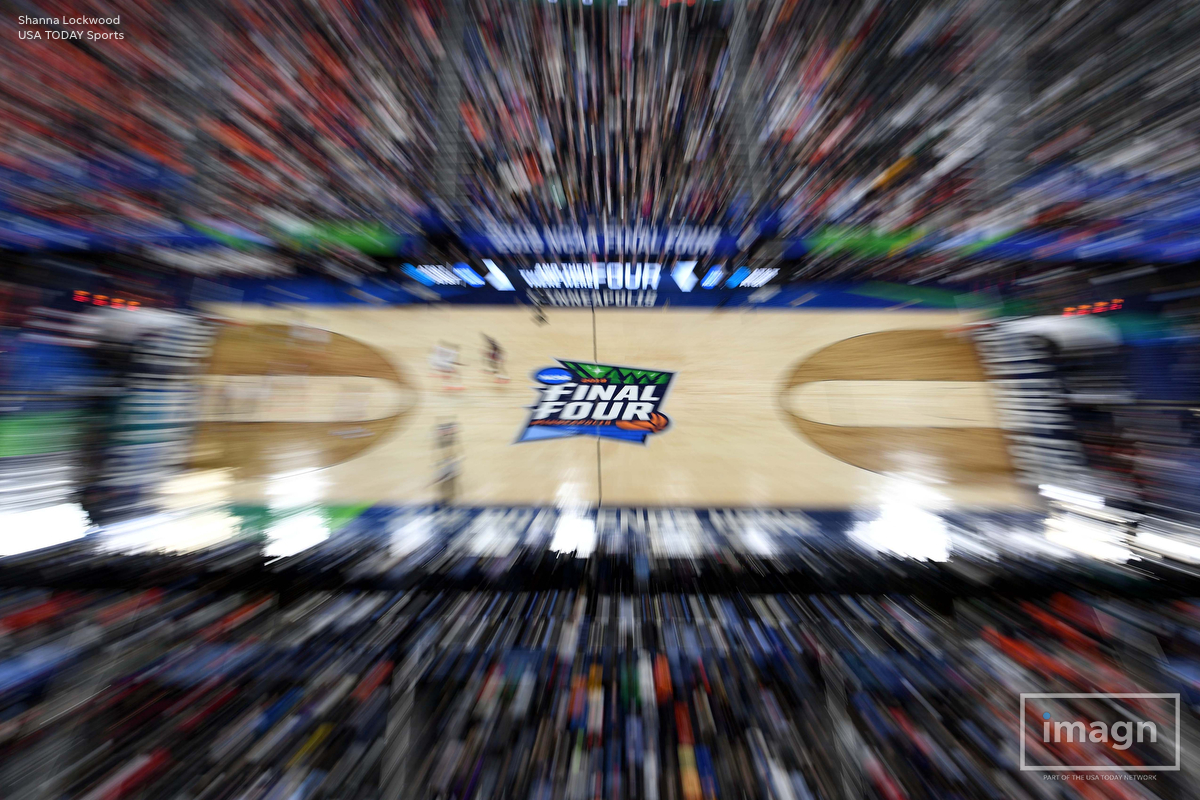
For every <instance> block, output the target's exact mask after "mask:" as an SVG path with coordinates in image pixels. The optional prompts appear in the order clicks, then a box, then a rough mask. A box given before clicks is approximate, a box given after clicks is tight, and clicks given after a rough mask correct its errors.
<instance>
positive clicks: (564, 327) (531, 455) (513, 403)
mask: <svg viewBox="0 0 1200 800" xmlns="http://www.w3.org/2000/svg"><path fill="white" fill-rule="evenodd" d="M212 310H213V311H214V312H216V313H219V314H221V315H223V316H225V317H227V318H229V319H231V320H234V321H236V323H237V324H235V325H233V326H230V327H228V328H227V329H226V330H225V331H224V332H223V333H222V334H221V337H220V339H219V340H218V342H217V344H216V346H215V348H214V352H213V356H212V358H211V360H210V363H209V367H208V375H207V377H206V379H205V390H204V393H203V394H204V396H203V399H202V412H201V414H202V420H203V421H202V424H201V426H200V428H199V431H198V433H197V437H196V441H195V445H194V453H193V465H194V466H196V467H198V468H204V469H219V470H225V471H226V472H227V473H228V474H229V475H230V477H231V478H232V480H231V481H230V485H231V487H232V489H231V491H232V492H233V495H234V497H233V499H234V500H235V501H236V502H240V503H248V504H254V503H267V502H270V501H271V499H272V497H274V496H275V495H276V493H277V491H278V490H279V487H280V486H282V485H284V484H286V485H288V486H292V487H294V486H295V485H297V484H296V476H297V475H299V474H303V475H305V479H304V481H303V485H304V486H305V487H306V488H305V491H306V492H307V495H306V498H305V499H306V501H307V502H312V503H341V504H347V503H371V504H381V505H392V506H396V505H407V504H424V503H431V502H435V501H436V500H437V492H436V487H435V474H436V464H437V459H438V443H437V435H436V432H437V430H438V426H439V425H444V424H446V423H454V424H455V425H456V426H457V429H458V449H459V451H460V453H459V455H460V459H461V466H460V473H459V475H460V477H459V480H458V487H457V494H456V498H455V502H457V503H461V504H463V505H467V506H487V505H543V504H547V505H553V504H557V505H588V506H591V505H604V506H618V507H619V506H688V507H714V506H763V507H788V508H813V509H820V508H831V509H832V508H850V507H858V506H871V505H877V504H878V503H879V502H881V500H880V498H884V497H888V496H895V495H896V493H897V492H898V491H899V492H903V491H905V490H906V487H915V486H920V487H921V491H922V496H924V497H926V498H932V500H929V501H928V502H929V504H932V505H935V506H938V507H942V508H947V509H952V508H978V509H1006V508H1024V507H1028V506H1029V501H1030V498H1029V497H1028V495H1027V494H1026V493H1025V492H1024V490H1022V489H1020V488H1019V487H1018V485H1017V484H1016V482H1015V481H1014V478H1013V474H1012V471H1011V467H1010V464H1009V461H1008V456H1007V453H1006V449H1005V443H1004V439H1003V435H1002V433H1001V431H1000V430H999V429H998V427H997V422H996V414H995V409H994V405H993V398H992V393H991V389H990V387H989V386H988V384H987V383H986V382H985V381H984V374H983V371H982V369H981V367H980V365H979V361H978V358H977V356H976V354H975V351H974V349H973V346H972V345H971V344H970V342H969V341H968V340H967V339H966V338H965V337H964V336H962V335H960V334H958V333H956V328H957V327H958V326H960V325H961V324H963V323H964V322H965V321H967V318H966V317H965V316H964V315H961V314H959V313H957V312H948V311H930V310H904V309H900V310H895V311H886V310H863V309H833V310H829V309H820V310H812V311H805V310H802V309H798V310H782V309H781V310H756V311H745V310H716V311H714V310H712V309H696V310H690V309H679V308H668V309H655V310H598V311H595V312H593V311H592V310H591V309H586V308H584V309H555V308H549V309H546V315H547V318H548V323H547V324H544V325H539V324H538V323H537V322H535V320H534V318H533V315H532V314H531V313H530V311H529V309H527V308H524V307H521V306H510V307H495V306H490V307H489V306H473V307H464V306H457V307H445V306H440V307H439V306H420V307H416V306H410V307H402V308H397V307H368V306H362V305H356V306H346V305H342V306H338V305H328V306H322V305H301V306H295V307H284V306H256V305H228V306H224V305H223V306H219V307H214V308H213V309H212ZM485 336H488V337H491V338H493V339H495V340H497V341H498V342H499V343H500V345H501V346H502V348H503V350H504V356H505V371H506V372H507V374H508V376H509V378H510V380H508V381H507V382H502V381H498V380H497V379H496V377H495V375H494V374H493V373H492V372H491V371H489V370H488V369H487V368H486V367H487V365H486V363H485V362H486V359H485V355H484V346H485V339H484V337H485ZM439 343H440V344H441V345H442V346H443V347H445V346H450V347H452V348H456V349H457V351H458V356H457V361H458V362H459V364H460V366H459V367H458V373H457V375H456V376H453V377H451V378H449V379H447V378H445V377H444V376H443V375H441V374H439V373H437V372H436V371H435V370H434V369H433V368H432V367H431V363H430V356H431V353H433V352H434V350H435V348H436V347H438V346H439ZM562 360H568V361H570V360H577V361H581V362H588V363H594V364H604V365H617V366H619V367H622V368H629V369H631V370H648V371H659V372H669V373H673V377H672V378H671V379H670V383H669V386H667V387H666V394H665V397H664V398H662V401H661V404H660V405H659V406H658V409H659V410H661V412H662V413H663V414H665V415H666V417H667V418H668V419H669V425H668V426H667V427H666V428H665V430H661V431H653V432H652V433H651V434H650V435H647V436H646V437H645V441H644V443H639V442H637V441H621V440H618V439H613V438H607V437H597V436H594V435H578V436H563V437H560V438H553V439H545V440H533V441H518V440H519V439H521V438H522V434H523V432H524V431H526V428H527V424H528V423H529V422H530V420H531V415H532V414H533V413H534V412H533V411H532V409H531V407H532V406H534V405H535V404H536V403H537V402H538V398H539V393H538V390H539V384H538V383H537V382H536V381H535V377H534V376H535V375H537V374H538V373H539V371H542V370H545V369H546V368H549V367H557V366H558V365H559V363H560V361H562ZM458 387H461V388H458ZM541 388H544V387H541ZM291 491H294V488H293V489H292V490H291Z"/></svg>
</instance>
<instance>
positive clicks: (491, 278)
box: [483, 258, 516, 292]
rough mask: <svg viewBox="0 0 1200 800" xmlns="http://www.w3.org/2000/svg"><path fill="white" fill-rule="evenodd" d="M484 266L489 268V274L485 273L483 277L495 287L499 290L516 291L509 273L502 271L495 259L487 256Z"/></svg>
mask: <svg viewBox="0 0 1200 800" xmlns="http://www.w3.org/2000/svg"><path fill="white" fill-rule="evenodd" d="M483 266H484V267H485V268H486V269H487V275H485V276H484V277H483V279H484V280H485V281H487V282H488V283H490V284H491V285H492V288H493V289H495V290H496V291H498V292H512V291H516V290H515V289H513V285H512V281H510V280H509V279H508V276H507V275H505V274H504V273H503V272H501V270H500V268H499V267H498V266H496V262H495V261H492V260H491V259H490V258H485V259H484V260H483Z"/></svg>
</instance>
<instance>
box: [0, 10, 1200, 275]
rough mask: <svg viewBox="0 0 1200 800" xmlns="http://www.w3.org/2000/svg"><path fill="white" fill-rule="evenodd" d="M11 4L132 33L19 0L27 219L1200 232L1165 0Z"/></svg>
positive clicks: (11, 67) (12, 152)
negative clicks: (111, 34)
mask: <svg viewBox="0 0 1200 800" xmlns="http://www.w3.org/2000/svg"><path fill="white" fill-rule="evenodd" d="M20 5H21V8H22V9H23V10H24V11H26V12H28V13H30V14H36V15H37V16H38V17H55V16H59V17H65V16H67V15H69V14H74V13H95V14H104V15H110V14H119V15H120V23H119V26H108V28H106V29H115V28H116V27H119V28H120V31H121V32H123V33H124V38H123V39H120V40H116V39H113V40H101V41H83V42H80V41H75V40H61V39H42V40H35V41H29V40H27V39H22V38H18V32H19V31H21V30H33V28H32V27H31V26H22V25H20V24H18V22H17V17H15V16H6V17H5V19H3V20H0V24H2V25H3V26H4V36H3V37H2V38H0V50H2V54H3V56H4V58H3V64H2V65H0V69H2V70H3V71H4V72H3V77H4V81H3V89H2V90H0V125H2V126H3V139H2V141H3V143H2V144H0V170H2V171H0V208H2V210H3V213H4V214H5V216H6V218H7V220H6V222H7V223H8V224H7V225H6V226H5V227H6V228H8V229H11V230H10V231H9V235H10V236H11V237H13V238H14V239H15V240H18V241H19V240H20V237H21V235H22V234H24V235H25V236H26V237H28V238H29V241H30V242H35V241H36V240H37V236H38V235H39V232H40V229H39V227H38V226H39V224H54V225H66V226H68V227H75V228H77V229H78V231H79V234H80V235H84V236H86V235H87V234H88V233H89V232H95V231H99V230H113V229H115V230H126V231H129V230H135V231H136V230H139V227H138V226H141V227H142V229H151V228H153V229H155V230H157V231H159V232H160V233H161V232H162V231H164V230H166V231H169V230H172V229H174V228H177V227H178V226H179V225H180V223H182V222H184V221H187V222H191V223H201V224H203V225H205V226H207V228H208V229H210V230H217V231H219V232H225V233H232V234H237V235H246V236H251V235H253V234H258V235H266V234H269V235H270V236H271V237H272V238H273V239H278V238H281V237H282V238H286V237H287V236H288V235H299V234H302V233H303V232H305V231H306V230H307V228H306V225H311V224H313V223H321V222H325V221H329V220H343V221H344V220H361V221H369V222H374V223H380V224H383V225H386V226H389V227H390V228H391V229H393V230H400V231H404V230H408V231H412V230H415V229H416V228H417V227H418V226H419V225H420V224H421V222H422V220H423V219H424V218H425V217H426V216H427V215H428V214H430V213H436V214H446V215H448V216H449V217H450V218H452V219H457V221H458V223H459V224H464V225H468V226H470V225H480V224H483V223H488V222H505V223H525V222H534V223H538V224H549V223H562V222H564V221H574V222H580V221H582V220H584V219H595V220H600V221H602V222H615V223H618V224H625V225H632V224H638V223H643V224H669V223H676V222H688V223H695V224H721V225H729V226H732V227H734V228H740V227H741V226H743V225H745V224H747V223H748V222H749V221H752V220H759V221H762V220H766V221H767V226H768V228H769V229H770V230H772V231H776V232H778V234H779V235H782V236H789V237H794V236H805V235H809V234H812V233H813V232H814V231H818V230H821V229H825V228H829V227H830V226H833V228H834V229H835V230H854V231H871V232H874V233H875V234H885V233H887V234H896V233H908V234H912V235H916V234H914V233H913V232H917V233H919V235H921V236H924V237H930V236H933V237H935V239H936V240H937V241H938V242H941V243H943V244H944V245H945V246H946V247H950V246H952V245H953V246H961V245H964V244H966V245H970V244H981V243H983V244H986V243H987V242H989V241H992V240H994V239H996V238H997V237H1001V236H1004V235H1011V234H1012V233H1014V232H1018V231H1022V230H1055V229H1069V230H1071V231H1072V232H1073V233H1074V234H1076V237H1075V238H1074V239H1069V240H1068V244H1070V243H1071V242H1074V243H1076V244H1077V243H1079V242H1087V241H1089V240H1091V239H1092V238H1094V237H1096V236H1097V235H1099V234H1101V233H1103V234H1105V235H1106V236H1107V238H1105V239H1104V242H1105V245H1104V246H1105V247H1106V248H1108V249H1109V250H1111V252H1113V253H1114V254H1120V253H1121V252H1123V248H1124V247H1125V246H1126V245H1129V242H1123V241H1122V240H1120V239H1119V238H1118V239H1115V240H1114V239H1113V236H1114V235H1115V234H1114V232H1116V233H1118V234H1119V233H1127V234H1128V235H1129V236H1131V237H1132V236H1135V235H1138V234H1140V235H1143V236H1152V237H1158V238H1162V237H1165V238H1166V239H1167V240H1169V242H1168V244H1170V246H1171V247H1174V248H1175V249H1174V250H1172V251H1171V252H1173V253H1176V254H1177V255H1178V254H1179V253H1184V254H1186V253H1190V252H1192V250H1193V249H1195V250H1196V252H1200V249H1198V248H1196V247H1195V243H1194V242H1193V238H1194V237H1191V236H1190V235H1189V234H1190V232H1191V230H1192V229H1193V228H1194V227H1195V223H1196V222H1197V221H1198V220H1200V202H1197V198H1196V189H1197V185H1198V184H1197V177H1198V174H1197V170H1196V167H1197V165H1198V164H1200V161H1198V158H1200V156H1198V155H1197V154H1198V153H1200V148H1198V145H1200V142H1198V141H1197V140H1196V137H1195V134H1194V132H1192V130H1191V129H1192V127H1194V126H1192V125H1191V122H1192V121H1193V117H1194V115H1195V113H1196V104H1195V100H1194V91H1193V84H1194V78H1195V73H1196V71H1197V69H1198V67H1197V66H1196V64H1194V63H1193V62H1194V61H1195V59H1194V57H1193V56H1192V55H1191V54H1190V51H1189V43H1190V42H1192V41H1193V40H1194V38H1195V36H1196V34H1197V33H1198V32H1200V31H1198V30H1197V28H1198V26H1200V23H1198V22H1197V20H1196V19H1195V15H1194V14H1192V13H1191V11H1190V10H1189V9H1188V7H1186V6H1183V5H1179V4H1178V3H1174V2H1171V1H1170V0H1156V1H1155V2H1150V3H1144V4H1143V3H1131V2H1116V1H1114V2H1104V3H1075V2H1070V0H1057V1H1056V2H1053V3H1028V2H1024V0H996V1H995V2H979V1H978V0H961V1H960V2H923V3H916V4H907V3H889V2H878V1H877V0H862V1H861V2H853V3H844V4H830V3H826V2H818V1H816V0H748V2H744V3H730V2H717V0H701V1H700V2H697V3H687V4H684V3H650V2H631V3H620V2H605V3H597V4H591V5H585V4H582V3H578V2H526V3H518V4H512V3H502V2H497V0H452V2H451V1H450V0H421V2H413V3H404V4H400V5H398V6H386V7H385V6H383V5H380V4H377V3H375V2H370V1H369V0H362V1H356V2H298V1H297V0H245V1H244V2H234V1H233V0H221V2H215V3H205V4H200V5H196V4H178V5H177V4H155V3H146V2H140V0H111V1H110V2H103V3H100V2H90V3H83V4H82V5H80V4H73V5H72V4H66V3H59V2H52V1H46V2H37V3H34V2H28V3H22V4H20ZM68 6H71V7H70V8H68ZM43 27H46V28H47V29H50V28H54V27H55V26H43ZM93 27H95V26H93ZM907 241H908V240H906V239H904V238H899V239H895V240H886V241H885V242H884V243H883V245H882V246H883V247H884V250H885V253H886V250H887V249H888V248H895V247H902V246H903V245H904V244H905V243H906V242H907ZM1056 241H1058V240H1056ZM1059 246H1066V245H1059ZM1051 249H1053V248H1051ZM1168 249H1170V248H1168ZM1044 255H1053V254H1052V253H1047V254H1044ZM1168 255H1169V254H1168Z"/></svg>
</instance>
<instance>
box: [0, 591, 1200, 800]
mask: <svg viewBox="0 0 1200 800" xmlns="http://www.w3.org/2000/svg"><path fill="white" fill-rule="evenodd" d="M1198 615H1200V608H1198V607H1197V605H1196V603H1195V602H1191V601H1187V602H1183V601H1180V602H1164V601H1151V600H1114V599H1105V598H1101V597H1090V596H1086V595H1084V596H1079V597H1072V596H1068V595H1057V596H1053V597H1046V598H1042V599H1036V600H1026V601H1020V602H1016V601H1010V600H1004V599H1000V598H995V597H990V598H977V599H965V598H964V599H962V600H959V601H957V602H955V603H954V604H953V605H952V606H951V607H948V608H944V609H935V608H933V607H930V606H929V605H927V604H926V603H924V602H923V601H921V600H918V599H914V598H903V597H872V596H867V595H858V596H855V595H840V596H829V595H808V596H800V595H795V594H743V593H740V592H732V593H728V594H722V595H704V594H695V593H690V592H685V593H661V594H660V593H632V594H630V593H614V594H607V593H598V592H595V591H594V590H593V591H589V590H587V589H586V587H580V588H579V589H562V590H547V591H537V590H533V591H522V592H502V591H483V592H472V593H458V594H456V593H447V592H444V591H443V592H432V591H418V590H414V591H407V592H385V591H371V592H359V593H345V592H315V593H309V594H305V595H301V596H291V597H289V596H286V595H281V594H278V593H274V592H269V591H253V590H247V591H222V590H220V589H214V588H211V587H210V588H204V587H202V588H196V589H190V590H188V589H174V590H172V589H165V590H164V589H159V588H151V589H146V590H143V591H139V592H128V591H113V590H92V591H75V592H61V591H56V592H49V591H30V590H26V591H5V592H3V593H0V630H3V631H4V633H5V637H4V640H3V650H2V651H0V658H2V659H3V660H2V661H0V754H3V756H4V757H3V759H0V764H2V765H3V766H0V791H3V792H4V796H5V797H6V798H13V800H26V799H27V798H40V797H53V798H59V797H63V798H66V797H129V798H151V797H193V798H216V797H255V798H268V797H298V798H335V797H336V798H347V797H353V798H384V797H389V798H390V797H397V798H398V797H404V798H416V797H430V798H434V797H479V798H490V797H520V798H525V797H531V798H551V797H553V798H572V799H574V798H578V799H579V800H582V798H591V797H601V798H611V800H622V799H624V798H639V800H640V799H644V800H656V798H672V797H674V798H680V800H700V799H701V798H714V797H781V798H797V799H799V798H818V797H819V798H836V797H855V798H906V797H914V798H916V797H930V798H933V797H937V798H945V797H963V798H968V797H969V798H997V800H999V799H1000V798H1003V799H1004V800H1020V799H1021V798H1040V797H1067V796H1071V797H1075V796H1083V797H1097V798H1099V797H1123V798H1136V797H1151V796H1153V797H1165V798H1186V797H1193V796H1194V793H1193V790H1194V788H1195V763H1194V762H1186V761H1185V762H1184V763H1183V765H1182V766H1183V771H1182V772H1165V773H1159V776H1158V778H1157V779H1156V780H1155V781H1154V782H1153V783H1150V782H1147V783H1146V784H1138V783H1129V784H1107V785H1105V786H1104V787H1103V790H1100V789H1097V793H1095V794H1092V793H1090V792H1089V791H1087V790H1089V789H1092V788H1094V787H1093V786H1089V785H1087V784H1085V783H1084V782H1083V781H1075V782H1073V783H1071V784H1070V785H1068V786H1064V787H1061V788H1055V789H1054V791H1052V792H1048V791H1047V788H1046V783H1045V780H1044V778H1043V775H1042V774H1041V773H1038V772H1029V771H1024V770H1023V769H1022V767H1024V766H1032V767H1053V766H1056V765H1061V764H1071V765H1082V766H1089V767H1107V768H1114V767H1128V768H1133V769H1137V768H1138V767H1144V766H1169V765H1173V764H1174V763H1176V762H1175V759H1176V758H1177V757H1178V756H1177V755H1176V752H1175V745H1176V744H1177V743H1178V744H1180V745H1181V746H1182V749H1183V752H1184V753H1187V752H1188V749H1189V748H1190V747H1194V746H1195V743H1196V742H1195V737H1194V733H1192V732H1191V729H1192V722H1193V721H1194V718H1195V716H1194V715H1195V712H1196V708H1197V701H1198V700H1200V695H1198V694H1197V689H1196V686H1197V674H1198V673H1197V671H1198V665H1200V661H1198V660H1197V659H1198V655H1200V650H1197V647H1198V644H1200V643H1198V642H1197V639H1196V636H1195V630H1196V627H1197V620H1198V619H1200V616H1198ZM1150 691H1159V692H1180V693H1181V703H1182V704H1181V705H1180V706H1179V712H1180V714H1181V716H1180V717H1179V718H1178V719H1179V720H1182V722H1183V723H1184V724H1183V726H1182V727H1181V726H1180V725H1179V723H1178V722H1177V719H1176V718H1175V716H1174V714H1175V711H1176V707H1175V705H1174V703H1173V702H1161V703H1159V705H1158V706H1156V705H1154V703H1153V702H1151V701H1150V700H1145V699H1131V700H1129V699H1127V700H1122V701H1120V702H1119V703H1115V704H1111V707H1109V706H1106V705H1105V704H1104V703H1102V702H1099V701H1096V700H1092V699H1088V698H1081V699H1078V698H1076V699H1073V698H1070V697H1066V698H1035V699H1031V700H1029V701H1028V702H1027V703H1026V704H1024V705H1021V704H1018V703H1017V702H1016V700H1015V698H1016V694H1017V693H1018V692H1126V693H1128V692H1150ZM1018 709H1023V710H1024V712H1025V714H1026V717H1025V718H1024V719H1021V718H1020V716H1019V714H1018ZM1043 714H1045V716H1046V718H1049V717H1050V716H1051V714H1053V717H1054V718H1055V719H1058V720H1076V719H1082V720H1088V719H1093V720H1103V721H1104V723H1105V724H1109V723H1112V722H1113V721H1114V720H1119V719H1121V717H1120V716H1119V715H1121V714H1125V715H1131V714H1135V715H1136V717H1131V718H1140V719H1146V720H1150V721H1151V722H1152V723H1153V724H1154V726H1155V731H1156V736H1155V738H1154V739H1153V740H1152V741H1150V740H1146V739H1145V738H1144V737H1139V739H1138V741H1137V742H1136V743H1133V745H1132V746H1131V747H1119V746H1118V747H1109V746H1098V745H1097V746H1088V745H1081V744H1078V743H1075V744H1069V743H1062V742H1056V741H1054V740H1053V739H1052V738H1046V737H1043V735H1042V719H1043ZM1075 792H1078V793H1079V794H1076V793H1075Z"/></svg>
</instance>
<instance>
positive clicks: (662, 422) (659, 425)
mask: <svg viewBox="0 0 1200 800" xmlns="http://www.w3.org/2000/svg"><path fill="white" fill-rule="evenodd" d="M669 422H670V420H668V419H667V416H666V414H659V413H658V412H657V411H655V412H654V413H653V414H651V415H650V419H645V420H643V419H631V420H618V421H617V427H618V428H621V429H622V430H627V431H646V432H647V433H658V432H659V431H663V430H666V428H667V425H668V424H669Z"/></svg>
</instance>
